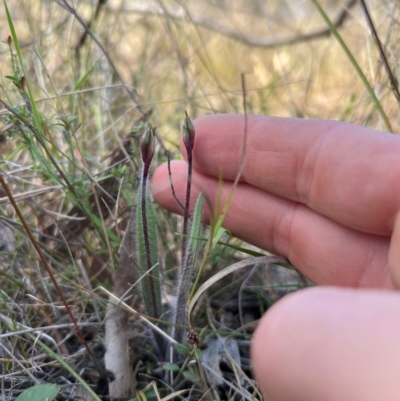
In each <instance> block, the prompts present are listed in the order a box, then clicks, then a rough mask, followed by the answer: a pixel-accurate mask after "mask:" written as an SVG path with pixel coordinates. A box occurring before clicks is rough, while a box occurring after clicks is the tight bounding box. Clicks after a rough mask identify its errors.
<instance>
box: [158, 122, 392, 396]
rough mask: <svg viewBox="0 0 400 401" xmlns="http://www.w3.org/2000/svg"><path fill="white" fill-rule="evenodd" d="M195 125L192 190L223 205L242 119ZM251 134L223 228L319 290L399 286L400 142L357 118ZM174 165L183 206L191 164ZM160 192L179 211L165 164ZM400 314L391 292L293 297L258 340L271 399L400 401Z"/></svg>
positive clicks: (263, 125)
mask: <svg viewBox="0 0 400 401" xmlns="http://www.w3.org/2000/svg"><path fill="white" fill-rule="evenodd" d="M195 128H196V142H195V147H194V155H193V157H194V170H195V171H194V175H193V181H194V183H195V188H193V192H196V188H197V192H198V191H200V190H201V191H203V192H204V193H205V195H206V197H207V199H208V200H209V202H210V203H211V205H212V206H213V207H214V206H215V205H216V204H217V201H218V196H219V197H220V198H221V199H220V201H221V202H222V203H223V202H224V201H225V200H226V199H227V197H228V195H229V193H230V189H231V186H232V181H233V180H234V178H235V176H236V174H237V172H238V169H239V165H240V160H241V154H242V149H243V137H244V116H241V115H216V116H210V117H205V118H202V119H199V120H197V121H195ZM247 132H248V137H247V151H246V159H245V160H246V161H245V165H244V169H243V174H242V179H241V181H240V183H239V185H238V187H237V188H236V190H235V193H234V197H233V201H232V203H231V206H230V208H229V211H228V213H227V216H226V218H225V220H224V227H225V228H227V229H228V230H230V231H231V232H232V233H233V235H235V236H237V237H239V238H242V239H244V240H245V241H248V242H250V243H253V244H254V245H257V246H259V247H261V248H263V249H266V250H268V251H270V252H273V253H275V254H278V255H282V256H285V257H286V258H288V259H289V261H290V262H291V263H292V264H293V265H294V266H296V267H297V268H298V269H299V270H300V271H302V272H303V273H304V274H305V275H306V276H307V277H309V278H310V279H311V280H312V281H314V282H315V283H317V284H326V285H327V284H329V285H334V286H341V287H353V288H379V289H385V290H391V289H393V288H394V287H400V245H397V247H396V244H400V219H398V220H397V222H396V219H395V218H396V214H397V212H398V210H399V209H400V190H399V189H398V188H400V186H399V182H400V161H399V160H400V138H399V137H397V136H396V135H392V134H387V133H381V132H376V131H373V130H369V129H366V128H361V127H357V126H354V125H351V124H347V123H339V122H332V121H310V120H296V119H281V118H274V117H258V116H248V130H247ZM171 168H172V179H173V182H174V187H175V191H176V193H177V196H178V198H180V199H181V200H182V199H183V198H184V193H185V185H186V181H185V178H186V166H185V162H173V163H172V164H171ZM219 177H223V182H222V187H221V183H220V181H219ZM152 186H153V193H154V196H155V199H156V201H157V202H158V203H160V205H162V206H164V207H166V208H168V209H170V210H172V211H174V212H178V213H179V212H181V210H180V207H179V205H178V204H177V203H176V200H175V199H174V198H173V197H172V193H171V189H170V186H169V179H168V171H167V167H166V165H163V166H160V167H159V168H158V169H157V170H156V172H155V173H154V176H153V184H152ZM195 197H196V194H193V199H195ZM204 215H205V216H204V217H205V220H209V218H210V212H209V211H208V210H205V212H204ZM389 249H390V251H389ZM399 317H400V297H399V296H398V295H397V294H396V293H394V292H389V291H376V290H375V291H373V290H368V291H367V290H364V291H360V290H354V289H353V290H345V289H340V288H313V289H308V290H303V291H299V292H296V293H295V294H293V295H290V296H287V297H285V298H284V299H283V300H281V301H279V302H278V303H277V304H275V305H274V306H273V307H272V308H270V310H269V311H268V312H267V314H266V315H265V317H264V318H263V320H262V322H261V323H260V326H259V328H258V330H257V332H256V334H255V338H254V342H253V363H254V369H255V373H256V376H257V378H258V380H259V383H260V386H261V389H262V390H263V393H264V394H265V396H266V398H267V399H268V400H271V401H275V400H296V401H299V400H308V401H313V400H321V399H324V400H341V401H343V400H349V401H350V400H351V401H368V400H372V399H374V400H375V399H378V398H379V399H382V400H399V399H400V380H399V379H398V375H399V374H400V373H399V372H400V318H399Z"/></svg>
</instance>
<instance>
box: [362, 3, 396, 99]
mask: <svg viewBox="0 0 400 401" xmlns="http://www.w3.org/2000/svg"><path fill="white" fill-rule="evenodd" d="M360 1H361V6H362V8H363V10H364V13H365V17H366V19H367V22H368V25H369V29H370V30H371V33H372V36H373V38H374V40H375V43H376V46H377V47H378V49H379V54H380V56H381V59H382V62H383V65H384V66H385V70H386V74H387V76H388V78H389V82H390V86H391V88H392V91H393V94H394V96H395V98H396V100H397V102H398V103H399V104H400V91H399V81H398V80H397V78H396V77H395V75H394V74H393V71H392V69H391V68H390V64H389V61H388V59H387V57H386V53H385V51H384V49H383V45H382V42H381V41H380V39H379V36H378V32H377V31H376V29H375V26H374V23H373V22H372V18H371V15H370V13H369V11H368V7H367V4H366V2H365V0H360Z"/></svg>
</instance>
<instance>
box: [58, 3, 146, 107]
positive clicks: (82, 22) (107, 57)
mask: <svg viewBox="0 0 400 401" xmlns="http://www.w3.org/2000/svg"><path fill="white" fill-rule="evenodd" d="M55 1H56V3H57V4H59V5H60V6H61V7H63V8H64V9H65V10H67V11H68V12H69V13H71V14H72V15H73V16H74V17H75V18H76V20H77V21H78V22H79V23H80V24H81V26H82V27H83V29H84V30H85V31H86V32H87V33H88V35H89V36H90V37H91V38H92V40H93V42H95V43H96V45H97V46H98V47H99V49H100V50H101V51H102V52H103V54H104V56H105V57H106V59H107V61H108V63H109V64H110V66H111V68H112V69H113V70H114V73H115V75H116V76H117V77H118V79H119V80H120V81H121V83H122V84H123V88H124V89H125V91H126V92H127V93H128V95H129V97H130V98H131V99H132V101H133V102H134V103H135V105H136V108H137V109H138V110H139V112H140V113H141V114H144V112H143V110H142V108H141V107H140V105H139V103H138V100H137V99H136V95H135V94H134V93H133V92H132V91H130V90H129V89H128V86H127V84H126V83H125V81H124V79H123V78H122V75H121V74H120V73H119V71H118V69H117V67H116V65H115V64H114V62H113V61H112V59H111V57H110V55H109V54H108V53H107V51H106V49H105V48H104V47H103V45H102V44H101V43H100V41H99V40H98V39H97V38H96V36H95V35H94V33H93V32H92V31H91V30H90V28H89V27H88V26H87V24H86V23H85V21H84V20H83V18H82V17H81V16H80V15H79V14H78V12H77V11H76V10H75V8H74V7H72V6H70V5H69V4H68V3H67V0H55Z"/></svg>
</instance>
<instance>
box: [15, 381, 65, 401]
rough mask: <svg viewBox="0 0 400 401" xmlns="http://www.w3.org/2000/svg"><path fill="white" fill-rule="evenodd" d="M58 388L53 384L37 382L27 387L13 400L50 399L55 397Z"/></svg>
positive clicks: (49, 400)
mask: <svg viewBox="0 0 400 401" xmlns="http://www.w3.org/2000/svg"><path fill="white" fill-rule="evenodd" d="M59 391H60V388H59V387H58V386H56V385H55V384H38V385H36V386H33V387H29V388H27V389H26V390H25V391H23V392H22V393H21V394H20V395H19V396H18V397H17V398H16V399H15V401H45V400H46V401H51V400H54V398H56V396H57V394H58V392H59Z"/></svg>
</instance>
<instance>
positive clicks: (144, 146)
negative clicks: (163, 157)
mask: <svg viewBox="0 0 400 401" xmlns="http://www.w3.org/2000/svg"><path fill="white" fill-rule="evenodd" d="M154 147H155V145H154V129H153V127H152V126H151V125H150V124H148V125H147V127H146V128H145V130H144V133H143V135H142V139H141V141H140V150H141V152H142V160H143V163H144V164H146V165H149V164H150V163H151V160H152V159H153V156H154Z"/></svg>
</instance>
